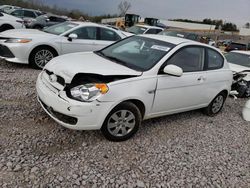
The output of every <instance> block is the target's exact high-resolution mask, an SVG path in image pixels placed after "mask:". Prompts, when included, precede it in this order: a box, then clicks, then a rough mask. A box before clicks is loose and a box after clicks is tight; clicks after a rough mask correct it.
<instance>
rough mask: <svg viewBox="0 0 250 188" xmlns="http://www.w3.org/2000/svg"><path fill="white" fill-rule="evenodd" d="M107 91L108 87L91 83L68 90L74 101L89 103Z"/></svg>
mask: <svg viewBox="0 0 250 188" xmlns="http://www.w3.org/2000/svg"><path fill="white" fill-rule="evenodd" d="M108 90H109V88H108V86H107V85H106V84H104V83H92V84H84V85H79V86H76V87H74V88H72V89H71V90H70V93H71V96H72V97H73V98H74V99H76V100H80V101H84V102H91V101H94V100H96V99H97V98H98V97H100V96H101V95H103V94H105V93H107V92H108Z"/></svg>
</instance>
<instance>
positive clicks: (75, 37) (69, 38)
mask: <svg viewBox="0 0 250 188" xmlns="http://www.w3.org/2000/svg"><path fill="white" fill-rule="evenodd" d="M77 38H78V36H77V34H75V33H71V34H70V35H69V36H68V40H69V41H72V40H73V39H77Z"/></svg>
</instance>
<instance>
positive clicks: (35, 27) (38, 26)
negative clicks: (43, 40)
mask: <svg viewBox="0 0 250 188" xmlns="http://www.w3.org/2000/svg"><path fill="white" fill-rule="evenodd" d="M33 29H38V30H42V29H43V27H42V26H40V25H35V26H34V27H33Z"/></svg>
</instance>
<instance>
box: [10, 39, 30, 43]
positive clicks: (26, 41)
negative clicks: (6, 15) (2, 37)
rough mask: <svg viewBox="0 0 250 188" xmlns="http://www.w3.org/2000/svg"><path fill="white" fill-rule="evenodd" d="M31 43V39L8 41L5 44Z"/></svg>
mask: <svg viewBox="0 0 250 188" xmlns="http://www.w3.org/2000/svg"><path fill="white" fill-rule="evenodd" d="M31 41H32V40H31V39H8V40H6V41H5V43H29V42H31Z"/></svg>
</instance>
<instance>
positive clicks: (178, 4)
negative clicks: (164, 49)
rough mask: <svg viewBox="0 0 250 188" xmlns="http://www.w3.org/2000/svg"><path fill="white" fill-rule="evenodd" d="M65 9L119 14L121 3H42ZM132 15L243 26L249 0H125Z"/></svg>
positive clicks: (104, 0) (62, 0) (110, 0)
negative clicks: (209, 19)
mask: <svg viewBox="0 0 250 188" xmlns="http://www.w3.org/2000/svg"><path fill="white" fill-rule="evenodd" d="M42 1H43V2H44V3H48V4H50V5H54V4H56V5H57V6H59V7H60V6H62V7H64V8H68V9H80V10H82V11H84V12H86V13H88V14H89V15H92V16H94V15H100V14H113V13H118V10H117V6H118V4H119V3H120V2H121V1H122V0H42ZM127 1H128V2H130V3H131V5H132V7H131V9H130V10H129V12H131V13H136V14H139V15H141V16H142V17H156V18H162V19H170V18H187V19H194V20H202V19H204V18H212V19H223V20H224V21H227V22H234V23H236V24H237V25H239V26H240V25H243V24H245V23H246V22H250V0H127Z"/></svg>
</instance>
